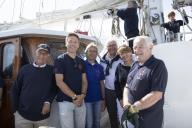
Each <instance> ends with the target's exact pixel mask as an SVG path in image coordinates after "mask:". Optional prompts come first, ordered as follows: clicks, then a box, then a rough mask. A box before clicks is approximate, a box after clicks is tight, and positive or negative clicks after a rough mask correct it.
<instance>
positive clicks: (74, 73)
mask: <svg viewBox="0 0 192 128" xmlns="http://www.w3.org/2000/svg"><path fill="white" fill-rule="evenodd" d="M54 68H55V74H63V76H64V79H63V81H64V82H65V83H66V84H67V85H68V87H69V88H70V89H71V90H72V91H73V92H74V93H75V94H77V95H80V94H81V88H82V74H83V73H85V62H84V61H83V60H82V59H81V58H80V57H78V56H76V57H75V59H73V58H71V57H70V56H69V55H68V54H66V53H64V54H62V55H60V56H58V58H57V59H56V60H55V65H54ZM57 101H58V102H62V101H69V102H72V99H71V97H69V96H67V95H65V94H64V93H63V92H62V91H61V90H59V92H58V95H57Z"/></svg>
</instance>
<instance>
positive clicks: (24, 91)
mask: <svg viewBox="0 0 192 128" xmlns="http://www.w3.org/2000/svg"><path fill="white" fill-rule="evenodd" d="M49 54H50V47H49V45H47V44H39V45H38V46H37V49H36V51H35V60H34V62H33V63H32V64H27V65H24V66H23V67H22V68H21V70H20V71H19V73H18V76H17V79H16V80H15V82H14V85H13V86H12V92H11V97H12V105H13V111H14V112H15V113H14V114H15V127H16V128H38V127H39V126H47V122H48V117H49V114H50V107H51V106H50V105H51V103H52V101H53V99H54V97H55V95H56V85H55V79H54V73H53V67H52V66H51V65H48V64H47V63H46V62H47V60H48V58H49Z"/></svg>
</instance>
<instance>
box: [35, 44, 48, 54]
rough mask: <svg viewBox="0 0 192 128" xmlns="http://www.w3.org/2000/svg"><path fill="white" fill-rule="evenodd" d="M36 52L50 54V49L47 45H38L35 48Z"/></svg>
mask: <svg viewBox="0 0 192 128" xmlns="http://www.w3.org/2000/svg"><path fill="white" fill-rule="evenodd" d="M37 50H45V51H47V52H48V53H50V47H49V45H48V44H39V45H38V46H37Z"/></svg>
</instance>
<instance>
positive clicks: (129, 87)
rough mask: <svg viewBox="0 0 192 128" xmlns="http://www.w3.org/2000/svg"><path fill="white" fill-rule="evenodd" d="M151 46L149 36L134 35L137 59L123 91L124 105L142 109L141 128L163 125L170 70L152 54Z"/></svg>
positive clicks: (155, 127) (159, 127)
mask: <svg viewBox="0 0 192 128" xmlns="http://www.w3.org/2000/svg"><path fill="white" fill-rule="evenodd" d="M152 48H153V43H152V40H151V38H150V37H147V36H138V37H136V38H135V40H134V42H133V50H134V53H135V56H136V58H137V61H136V62H135V63H134V64H133V66H132V68H131V70H130V73H129V75H128V79H127V84H126V87H125V89H124V94H123V104H124V108H125V109H126V108H129V111H130V112H138V111H139V113H138V114H139V117H140V118H139V124H140V126H141V127H142V128H161V127H162V122H163V104H164V93H165V88H166V85H167V78H168V73H167V69H166V66H165V64H164V62H163V61H162V60H160V59H157V58H155V57H154V56H153V55H152Z"/></svg>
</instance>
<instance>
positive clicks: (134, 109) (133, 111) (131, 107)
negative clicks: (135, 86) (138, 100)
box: [128, 105, 139, 114]
mask: <svg viewBox="0 0 192 128" xmlns="http://www.w3.org/2000/svg"><path fill="white" fill-rule="evenodd" d="M128 109H129V112H130V113H132V114H135V113H139V110H138V109H137V108H136V106H134V105H131V106H130V107H129V108H128Z"/></svg>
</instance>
